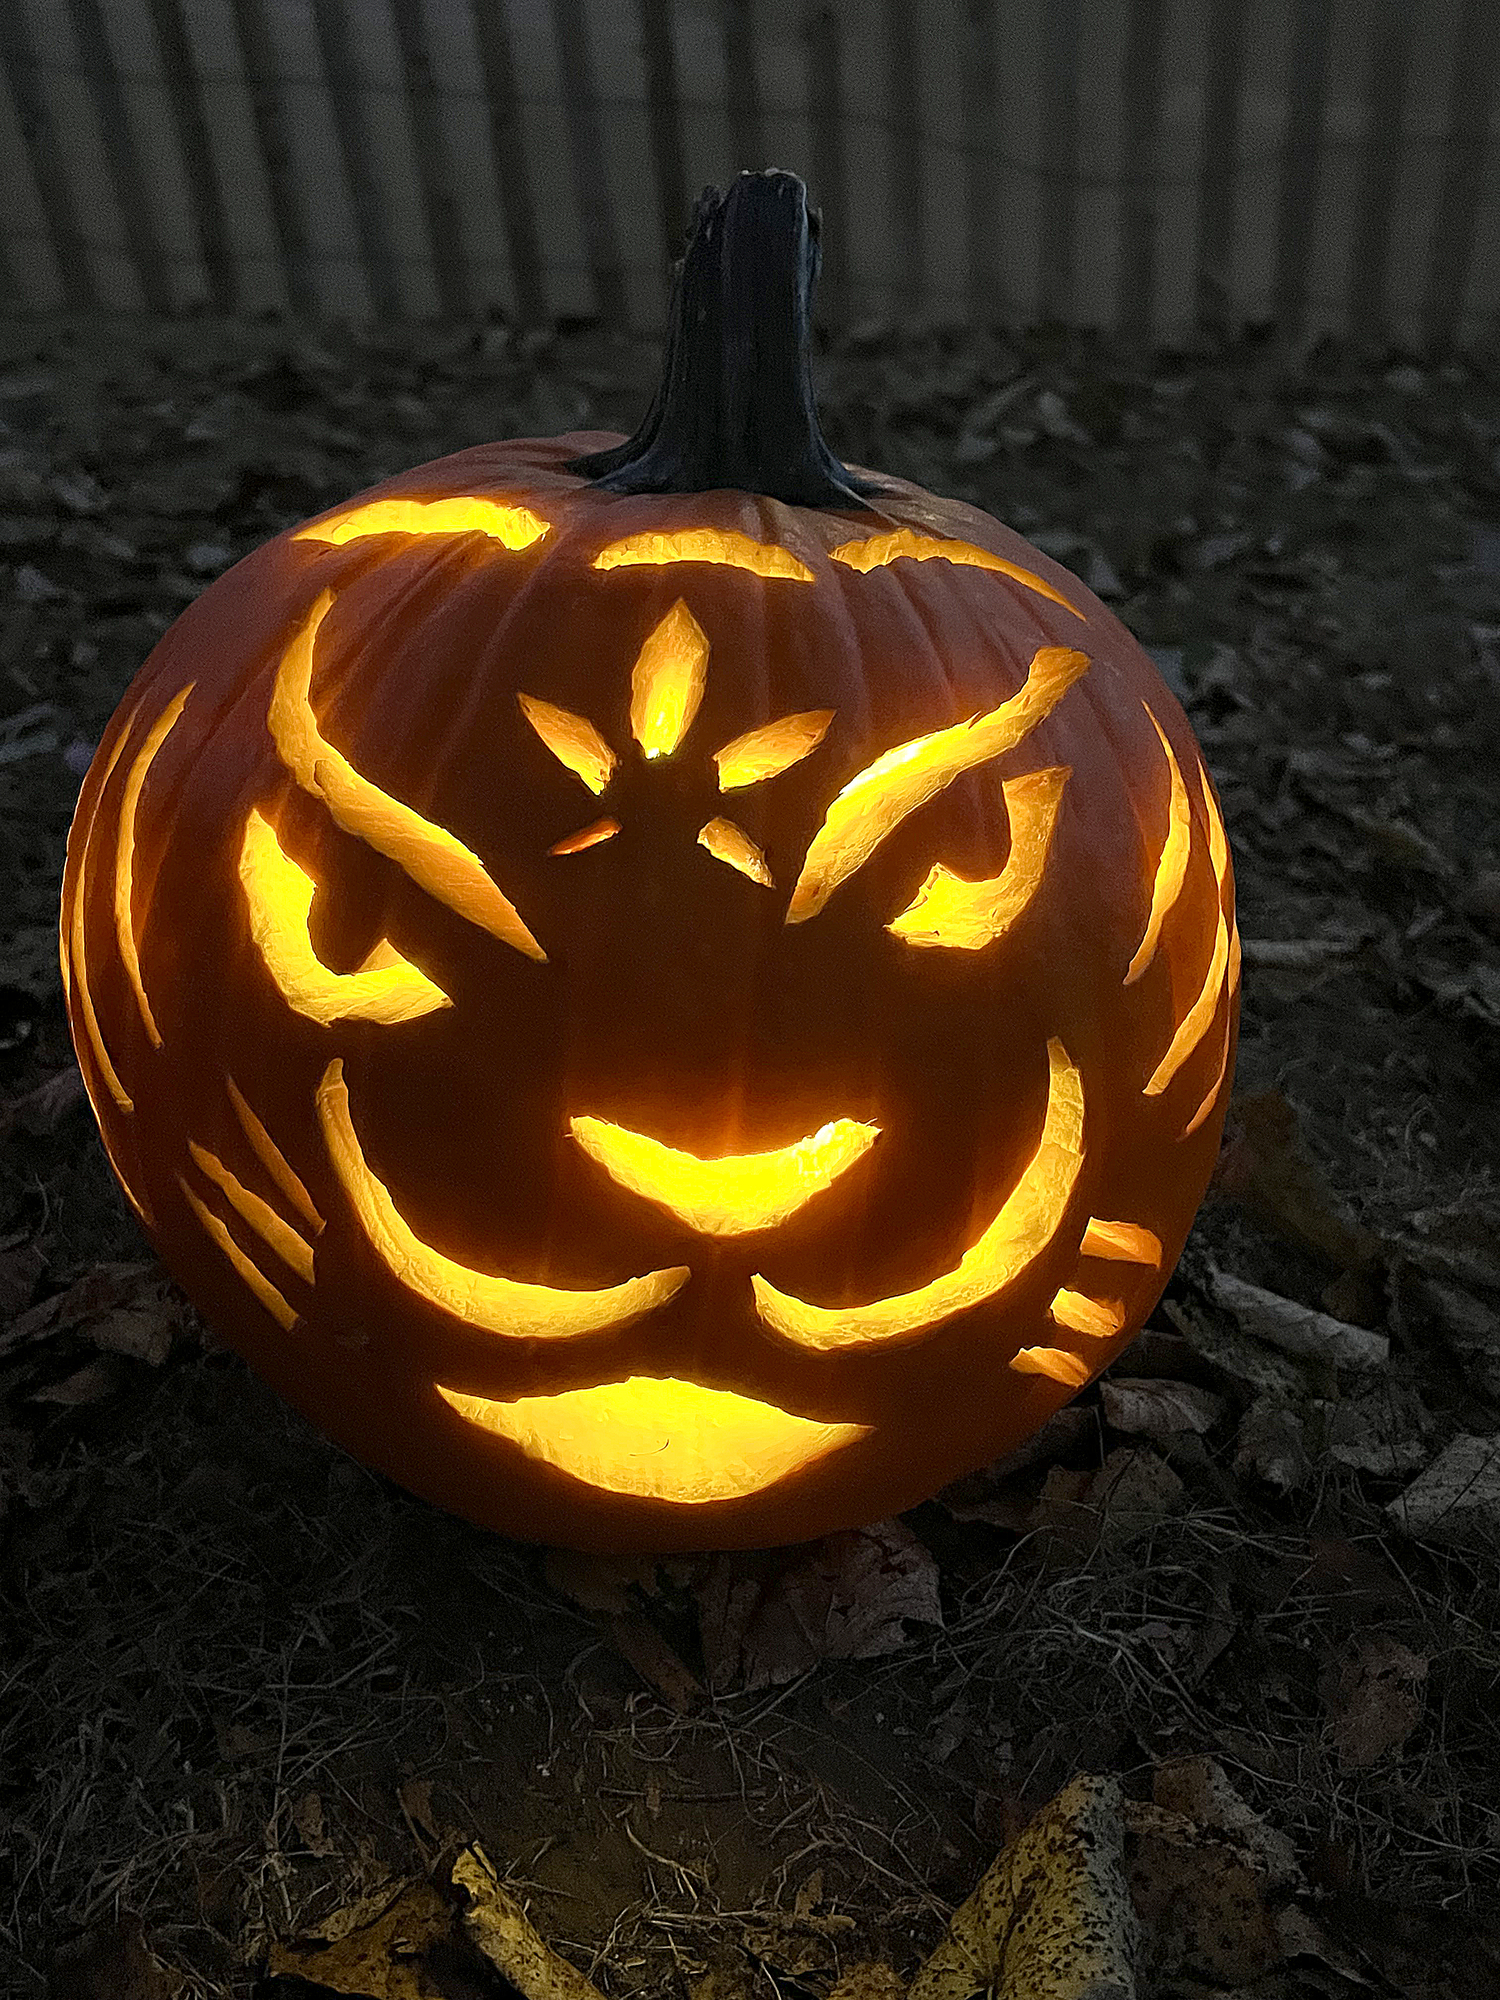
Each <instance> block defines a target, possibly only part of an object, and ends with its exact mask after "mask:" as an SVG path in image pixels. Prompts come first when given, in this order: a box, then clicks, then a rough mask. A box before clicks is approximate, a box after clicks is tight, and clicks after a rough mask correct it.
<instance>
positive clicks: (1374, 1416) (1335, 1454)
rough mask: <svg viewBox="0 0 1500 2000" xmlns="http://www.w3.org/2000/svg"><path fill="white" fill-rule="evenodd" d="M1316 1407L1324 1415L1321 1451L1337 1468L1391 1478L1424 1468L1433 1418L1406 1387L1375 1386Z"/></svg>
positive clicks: (1402, 1383)
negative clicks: (1332, 1459) (1338, 1466)
mask: <svg viewBox="0 0 1500 2000" xmlns="http://www.w3.org/2000/svg"><path fill="white" fill-rule="evenodd" d="M1314 1408H1316V1409H1320V1410H1321V1411H1322V1413H1323V1448H1324V1450H1325V1451H1326V1452H1327V1453H1328V1455H1329V1457H1330V1458H1334V1459H1337V1460H1338V1462H1339V1464H1340V1465H1352V1466H1353V1467H1354V1468H1355V1469H1356V1471H1359V1472H1370V1473H1374V1474H1375V1475H1376V1476H1377V1477H1378V1478H1381V1479H1391V1478H1395V1477H1396V1476H1398V1475H1403V1474H1406V1473H1409V1472H1415V1471H1416V1470H1417V1469H1418V1467H1419V1466H1421V1465H1424V1464H1425V1463H1426V1460H1427V1453H1428V1444H1427V1440H1428V1435H1429V1433H1430V1432H1431V1429H1432V1415H1431V1412H1430V1411H1429V1410H1428V1409H1427V1407H1426V1406H1425V1404H1424V1403H1423V1401H1422V1399H1421V1397H1420V1396H1419V1395H1418V1394H1417V1392H1416V1390H1415V1389H1413V1388H1411V1387H1410V1386H1409V1385H1408V1384H1406V1383H1404V1382H1379V1383H1374V1384H1371V1385H1369V1386H1367V1387H1365V1388H1364V1389H1362V1390H1361V1391H1360V1392H1358V1393H1357V1394H1355V1395H1353V1396H1347V1397H1341V1398H1340V1399H1339V1401H1338V1402H1336V1403H1315V1404H1314Z"/></svg>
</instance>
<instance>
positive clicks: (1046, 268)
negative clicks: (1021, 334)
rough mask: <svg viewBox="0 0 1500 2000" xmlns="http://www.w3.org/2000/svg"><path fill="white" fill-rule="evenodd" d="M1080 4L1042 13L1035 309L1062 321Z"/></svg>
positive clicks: (1073, 209)
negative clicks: (1039, 215)
mask: <svg viewBox="0 0 1500 2000" xmlns="http://www.w3.org/2000/svg"><path fill="white" fill-rule="evenodd" d="M1082 32H1083V0H1045V5H1044V8H1043V13H1042V157H1041V159H1040V160H1039V161H1038V163H1037V165H1038V172H1039V174H1040V178H1041V183H1042V218H1041V220H1042V240H1041V246H1040V250H1039V253H1038V257H1037V305H1038V308H1039V312H1040V317H1041V318H1042V319H1044V320H1066V319H1067V318H1068V316H1069V314H1070V312H1071V310H1072V305H1073V267H1074V262H1075V259H1076V256H1077V238H1078V44H1079V39H1080V37H1081V35H1082Z"/></svg>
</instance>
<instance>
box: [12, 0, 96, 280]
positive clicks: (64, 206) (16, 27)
mask: <svg viewBox="0 0 1500 2000" xmlns="http://www.w3.org/2000/svg"><path fill="white" fill-rule="evenodd" d="M0 61H3V63H4V67H5V75H6V79H7V81H8V82H9V84H10V91H11V97H12V99H13V101H14V103H15V107H16V123H17V124H18V125H19V126H20V128H21V137H22V138H23V139H24V140H25V142H26V151H27V155H28V157H29V158H30V161H31V172H32V177H33V178H34V180H35V181H36V191H37V199H38V200H39V201H40V203H41V206H42V214H43V215H44V216H45V217H46V221H47V234H48V237H49V238H50V239H51V244H52V254H53V256H54V257H55V258H56V259H57V269H58V274H59V276H60V277H61V279H62V288H63V303H64V305H65V306H67V308H68V309H69V311H71V312H96V311H97V310H98V307H99V285H98V280H97V278H96V276H95V272H94V262H93V259H92V257H90V255H89V252H88V246H87V245H86V244H85V242H84V240H83V232H82V231H81V229H80V228H79V226H78V210H77V208H76V206H75V205H74V201H73V189H72V186H71V184H70V182H69V180H68V173H67V168H66V167H65V166H64V164H63V154H62V147H61V146H60V145H59V143H58V137H57V129H56V127H55V126H54V124H53V122H52V112H51V109H50V108H49V106H48V103H47V99H46V96H45V94H44V92H43V90H42V83H41V76H40V73H39V71H38V68H37V53H36V43H35V41H34V39H33V37H32V33H31V23H30V22H29V21H28V20H27V18H26V12H25V9H24V8H23V7H21V6H19V5H17V4H16V0H8V4H6V5H3V6H0Z"/></svg>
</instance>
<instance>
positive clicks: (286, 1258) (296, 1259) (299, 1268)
mask: <svg viewBox="0 0 1500 2000" xmlns="http://www.w3.org/2000/svg"><path fill="white" fill-rule="evenodd" d="M188 1154H189V1157H190V1158H191V1159H192V1162H193V1165H194V1166H195V1167H196V1168H197V1169H198V1171H199V1173H201V1174H203V1175H204V1176H205V1178H207V1179H208V1180H211V1181H212V1182H213V1184H214V1186H215V1187H216V1188H217V1189H218V1190H219V1192H220V1193H221V1194H222V1195H223V1196H224V1199H225V1200H226V1201H227V1202H228V1203H229V1206H230V1207H231V1208H232V1209H233V1210H234V1211H235V1212H236V1214H237V1215H239V1216H240V1218H241V1219H242V1220H243V1221H245V1222H248V1223H249V1225H250V1227H251V1228H252V1229H253V1230H254V1231H255V1233H256V1235H257V1236H258V1237H259V1238H260V1239H261V1241H262V1242H263V1243H264V1244H266V1245H267V1246H268V1247H269V1248H270V1249H272V1250H274V1251H275V1252H276V1255H277V1256H278V1257H279V1258H280V1259H281V1261H282V1263H283V1264H285V1265H286V1266H287V1268H288V1269H289V1270H292V1271H295V1272H296V1273H297V1276H298V1277H299V1278H300V1279H301V1280H302V1282H303V1284H305V1285H310V1284H311V1283H312V1281H313V1253H312V1245H311V1244H310V1243H309V1242H308V1241H307V1240H306V1238H305V1237H303V1236H299V1235H298V1233H297V1231H296V1230H295V1229H293V1227H292V1225H291V1224H290V1223H289V1222H286V1221H283V1219H282V1218H281V1216H279V1215H278V1214H277V1213H276V1211H275V1209H274V1208H272V1207H271V1205H270V1203H269V1202H265V1201H262V1200H261V1198H260V1196H259V1195H258V1194H256V1193H254V1192H253V1190H252V1189H250V1188H247V1187H246V1186H244V1184H243V1183H242V1182H240V1181H238V1180H236V1179H235V1177H234V1175H233V1174H232V1173H231V1172H230V1171H229V1169H228V1167H226V1166H225V1164H224V1162H223V1161H222V1160H220V1159H216V1158H215V1156H214V1155H213V1154H212V1153H210V1152H209V1151H208V1150H207V1148H206V1147H203V1146H197V1145H194V1143H193V1142H192V1140H191V1139H190V1140H189V1141H188Z"/></svg>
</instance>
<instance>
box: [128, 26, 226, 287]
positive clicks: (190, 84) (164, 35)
mask: <svg viewBox="0 0 1500 2000" xmlns="http://www.w3.org/2000/svg"><path fill="white" fill-rule="evenodd" d="M146 4H147V6H148V8H149V9H150V13H151V28H152V32H153V33H154V34H155V36H156V52H157V55H158V57H159V59H160V61H161V72H162V81H163V83H164V84H165V85H166V91H167V103H168V105H169V107H170V109H171V115H172V123H173V126H174V128H175V130H176V133H177V145H178V148H179V150H180V151H181V154H182V164H183V168H184V171H185V174H186V178H187V191H188V201H189V203H190V205H191V207H192V213H193V226H194V228H195V230H196V231H197V236H198V254H199V256H201V257H202V259H203V268H204V271H205V272H206V273H207V276H208V298H209V303H210V305H211V306H212V307H213V309H214V311H215V312H218V313H231V312H233V311H234V309H235V307H236V306H237V305H238V303H239V296H240V288H239V273H238V271H237V270H236V268H235V262H234V251H233V250H232V248H231V247H230V241H229V214H228V210H227V208H226V206H225V202H224V179H223V175H222V174H221V173H220V171H219V162H218V160H217V158H216V157H215V155H214V145H213V128H212V126H211V125H210V124H209V119H208V107H207V106H206V104H205V103H204V100H203V85H202V82H201V80H200V79H199V76H198V71H197V68H196V66H195V65H194V62H193V51H192V46H191V44H190V43H189V41H188V35H187V28H186V25H185V24H184V22H183V18H182V0H146Z"/></svg>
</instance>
